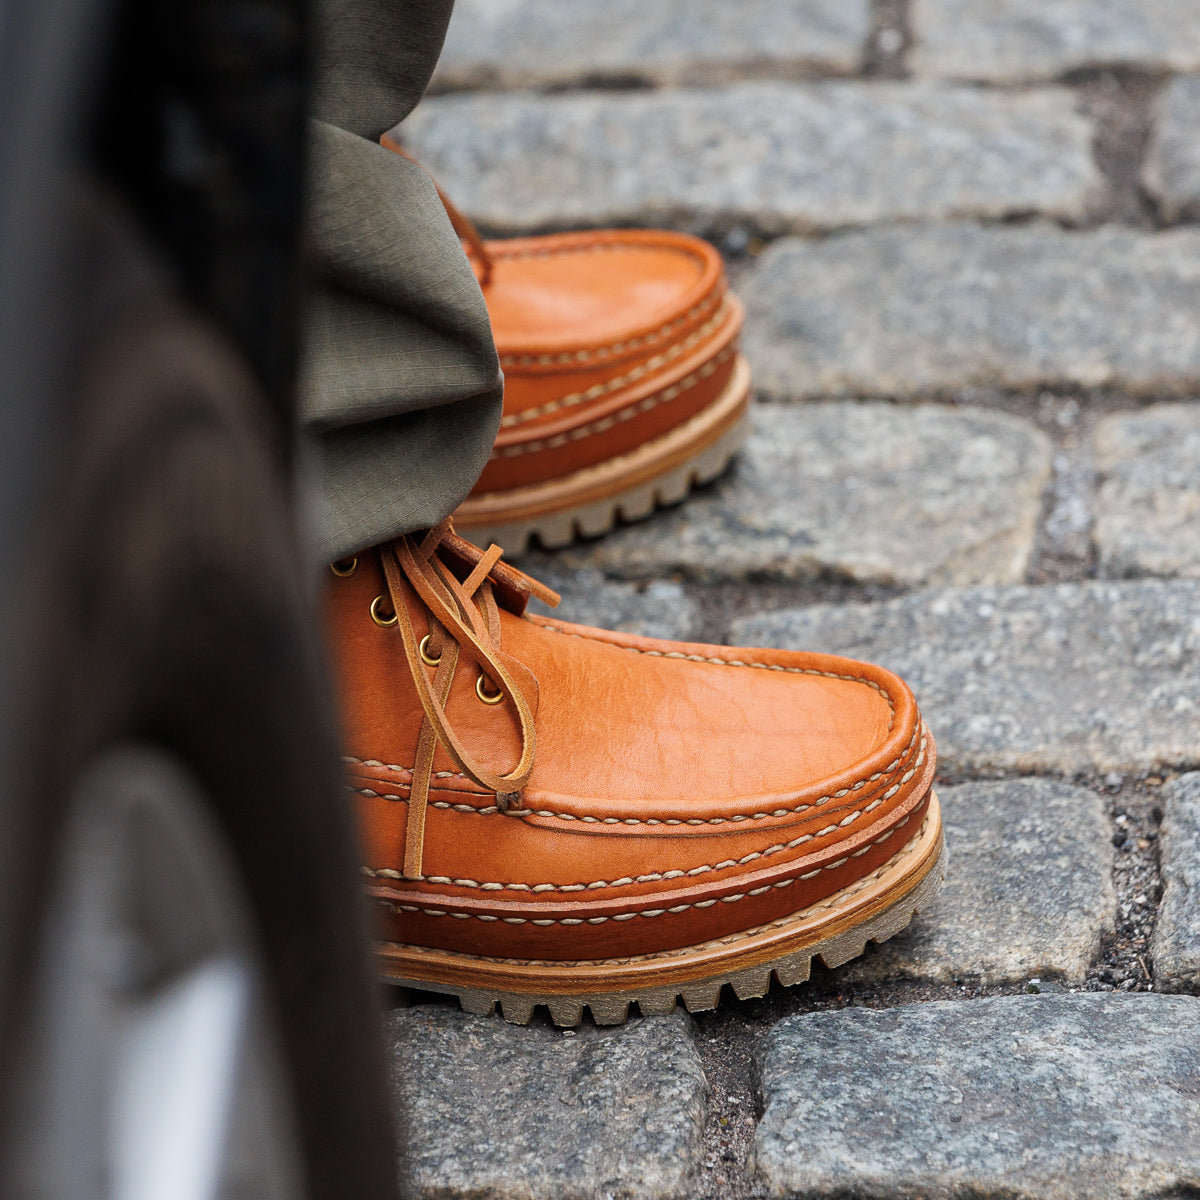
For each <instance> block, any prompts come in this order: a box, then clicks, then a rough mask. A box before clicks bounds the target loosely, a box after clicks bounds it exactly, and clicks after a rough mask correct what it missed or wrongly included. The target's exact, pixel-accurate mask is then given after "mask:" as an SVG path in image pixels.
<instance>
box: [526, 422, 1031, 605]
mask: <svg viewBox="0 0 1200 1200" xmlns="http://www.w3.org/2000/svg"><path fill="white" fill-rule="evenodd" d="M753 419H754V432H753V433H752V434H751V436H750V438H749V440H748V443H747V445H746V448H745V450H744V451H743V453H742V455H741V457H740V458H739V459H738V461H737V464H736V466H735V468H734V470H733V472H732V473H731V474H730V475H729V476H728V477H726V478H725V479H724V480H722V481H721V482H719V483H718V484H716V485H715V486H714V487H713V488H711V489H708V490H706V491H705V492H703V493H702V494H700V495H698V496H694V497H692V498H691V499H690V500H689V501H688V502H687V503H685V504H683V505H681V506H680V507H679V508H677V509H675V510H673V511H671V512H664V513H659V514H657V515H656V516H655V517H654V518H652V519H651V520H649V521H646V522H642V523H641V524H638V525H636V526H631V527H630V528H627V529H622V530H618V531H617V532H615V533H613V534H611V535H609V536H608V537H605V538H603V539H601V540H600V541H598V542H596V543H594V544H592V545H584V546H577V547H575V548H573V549H571V550H568V551H565V552H563V553H562V555H561V556H557V557H556V559H555V561H557V562H562V563H566V564H567V565H570V566H589V567H594V568H596V569H599V570H602V571H605V572H607V573H609V574H611V575H619V576H625V577H631V578H639V577H647V576H658V575H663V574H670V573H671V572H678V573H680V574H682V575H686V576H688V577H690V578H693V579H700V580H706V581H716V580H736V581H743V582H744V581H746V580H747V579H749V578H752V577H768V578H772V579H781V580H811V579H816V578H819V577H822V576H827V575H831V574H832V575H836V576H840V577H842V578H848V579H854V580H858V581H860V582H875V583H885V584H902V585H906V586H918V585H922V584H929V583H935V582H936V583H973V582H979V581H986V582H1013V581H1016V580H1019V579H1021V578H1022V577H1023V575H1024V572H1025V568H1026V565H1027V563H1028V561H1029V555H1030V551H1031V548H1032V545H1033V531H1034V525H1035V523H1036V520H1037V513H1038V509H1039V506H1040V503H1041V495H1042V490H1043V488H1044V486H1045V483H1046V479H1047V477H1048V474H1049V464H1050V449H1049V443H1048V442H1047V440H1046V438H1045V437H1044V435H1043V434H1041V433H1039V432H1038V431H1037V430H1036V429H1034V428H1033V426H1032V425H1030V424H1028V423H1027V422H1025V421H1022V420H1019V419H1017V418H1014V417H1010V416H1007V415H1006V414H1002V413H995V412H987V411H984V410H981V409H974V410H969V409H954V408H947V407H943V406H940V405H921V406H916V407H913V408H903V407H898V406H895V405H888V404H880V403H868V404H849V403H831V404H812V405H803V406H788V405H760V406H758V407H756V408H755V410H754V413H753ZM531 569H532V570H533V571H534V574H537V573H538V570H539V567H538V565H537V564H536V563H535V565H534V566H533V567H532V568H531Z"/></svg>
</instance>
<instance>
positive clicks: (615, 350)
mask: <svg viewBox="0 0 1200 1200" xmlns="http://www.w3.org/2000/svg"><path fill="white" fill-rule="evenodd" d="M598 249H599V248H598ZM509 257H528V258H542V257H548V255H539V254H529V255H523V256H509ZM725 297H726V293H725V290H724V289H723V288H719V289H717V290H716V291H713V292H710V293H709V294H708V295H707V296H705V297H704V299H703V300H701V301H700V302H699V303H697V304H694V305H693V306H692V307H691V308H689V309H688V311H687V312H685V313H684V314H683V316H681V317H675V318H674V319H673V320H671V321H668V322H667V323H666V324H665V325H660V326H659V327H658V328H657V329H652V330H650V332H649V333H644V334H642V335H641V336H640V337H635V338H629V339H628V340H627V341H623V342H612V343H611V344H610V345H607V346H595V347H593V348H591V349H587V350H564V351H560V352H559V353H558V354H502V355H501V356H500V365H501V366H502V367H553V366H565V365H566V364H567V363H585V362H591V361H592V359H596V358H611V357H612V356H613V355H614V354H626V353H628V352H629V351H631V350H640V349H642V348H643V347H645V346H652V345H653V344H654V343H655V342H659V341H662V339H663V338H665V337H669V336H670V335H671V334H673V333H674V332H675V330H677V329H678V328H679V327H680V326H681V325H686V324H687V323H688V322H689V321H692V320H694V319H695V318H696V317H698V316H700V314H701V313H703V312H705V311H706V310H707V309H709V308H711V307H712V306H713V305H714V304H716V303H717V302H718V301H723V300H724V299H725Z"/></svg>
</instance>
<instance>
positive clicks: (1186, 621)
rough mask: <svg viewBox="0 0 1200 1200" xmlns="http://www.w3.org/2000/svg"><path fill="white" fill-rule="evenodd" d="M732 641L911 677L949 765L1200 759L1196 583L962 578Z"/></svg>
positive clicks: (1124, 766)
mask: <svg viewBox="0 0 1200 1200" xmlns="http://www.w3.org/2000/svg"><path fill="white" fill-rule="evenodd" d="M733 640H734V642H736V643H737V644H740V645H751V646H753V645H762V646H795V647H797V648H806V649H813V650H822V651H829V652H831V653H841V654H849V655H851V656H852V657H854V658H863V659H867V660H869V661H873V662H879V663H882V664H884V665H885V666H887V667H889V668H891V669H893V670H895V671H897V672H898V673H899V674H900V675H901V676H902V677H903V678H904V679H905V680H907V681H908V683H909V684H910V685H911V686H912V688H913V690H914V692H916V694H917V699H918V700H919V701H920V703H921V709H922V711H923V713H924V714H925V718H926V720H927V721H928V722H929V726H930V728H931V729H932V730H933V732H934V736H935V737H936V738H937V742H938V752H939V756H940V759H941V763H942V769H943V771H945V772H948V773H950V774H959V773H969V774H996V773H1000V772H1018V773H1022V774H1032V773H1035V772H1049V773H1053V774H1063V775H1070V774H1072V773H1074V772H1077V771H1113V772H1119V773H1126V774H1138V773H1142V772H1145V771H1148V770H1150V769H1157V768H1160V767H1163V766H1165V767H1167V768H1170V767H1172V766H1174V767H1190V766H1194V765H1197V764H1200V693H1198V692H1197V689H1196V678H1197V677H1198V676H1200V584H1197V583H1194V582H1190V581H1179V582H1161V581H1157V580H1146V581H1143V582H1138V583H1087V584H1061V585H1057V586H1053V587H1014V588H969V589H964V590H962V591H955V590H946V591H941V592H928V593H922V594H917V595H913V596H905V597H902V598H900V599H898V600H890V601H887V602H886V603H882V604H848V605H844V606H832V605H818V606H814V607H812V608H805V609H788V610H784V611H781V612H774V613H764V614H762V615H760V616H755V617H748V618H744V619H742V620H739V621H737V622H735V623H734V628H733Z"/></svg>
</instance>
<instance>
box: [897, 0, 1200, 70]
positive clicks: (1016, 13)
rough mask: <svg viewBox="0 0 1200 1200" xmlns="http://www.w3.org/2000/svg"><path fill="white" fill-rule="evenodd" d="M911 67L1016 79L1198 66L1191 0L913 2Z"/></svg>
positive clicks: (1199, 43)
mask: <svg viewBox="0 0 1200 1200" xmlns="http://www.w3.org/2000/svg"><path fill="white" fill-rule="evenodd" d="M911 13H912V15H911V20H912V22H913V26H914V28H915V30H916V47H915V49H914V51H913V53H912V55H911V63H912V66H913V69H914V71H915V72H916V73H917V74H919V75H935V76H938V77H940V78H944V79H945V78H948V79H973V80H983V81H986V82H988V83H1007V84H1011V83H1022V82H1026V81H1029V80H1042V79H1055V78H1058V77H1060V76H1063V75H1066V74H1068V73H1069V72H1073V71H1080V70H1086V69H1095V68H1103V67H1129V66H1134V67H1138V68H1140V69H1141V70H1144V71H1195V70H1198V69H1200V10H1197V8H1196V6H1195V5H1194V4H1192V3H1189V0H913V6H912V10H911Z"/></svg>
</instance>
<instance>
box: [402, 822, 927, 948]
mask: <svg viewBox="0 0 1200 1200" xmlns="http://www.w3.org/2000/svg"><path fill="white" fill-rule="evenodd" d="M928 825H929V818H928V817H926V818H925V820H924V821H922V822H921V828H920V829H918V830H917V832H916V833H915V834H914V835H913V836H912V838H911V839H909V841H908V842H906V843H905V844H904V845H903V846H902V847H901V848H900V849H899V850H898V851H897V852H896V853H895V854H894V855H892V857H891V858H889V859H888V860H887V862H885V863H884V864H883V865H882V866H880V867H876V868H875V870H874V871H872V872H871V873H870V874H869V875H864V876H863V877H862V878H861V879H857V880H855V881H854V883H850V884H847V885H846V886H845V887H844V888H841V889H839V890H838V891H836V892H834V893H833V895H832V896H827V897H826V898H825V899H824V900H818V901H816V902H815V903H813V904H810V905H808V907H807V908H801V909H797V910H796V911H795V912H793V913H788V914H787V915H786V916H783V917H778V918H776V919H775V920H774V921H768V922H767V923H766V924H763V925H756V926H754V928H753V929H745V930H739V931H738V932H737V933H731V934H726V935H725V936H724V937H719V938H711V939H710V940H709V941H707V942H699V943H697V944H696V945H694V946H682V947H680V948H678V949H674V950H661V951H659V952H657V953H655V954H635V955H629V956H627V957H625V958H593V959H583V960H580V961H579V962H577V963H574V964H571V965H575V966H596V967H610V966H611V967H620V966H634V965H636V964H638V963H643V962H657V961H658V960H660V959H664V958H682V957H684V956H685V955H689V954H695V953H697V952H698V951H702V950H707V949H709V948H715V947H717V946H735V945H737V944H738V943H739V942H743V941H745V940H746V939H747V938H751V937H756V936H758V935H759V934H761V933H765V932H767V931H768V930H771V929H783V928H786V927H787V926H789V925H794V924H795V923H796V922H797V921H802V920H804V919H805V918H806V917H808V916H809V915H810V914H812V913H814V912H827V911H830V910H832V909H835V908H840V907H842V906H843V905H844V904H845V903H846V901H847V900H851V899H853V897H855V896H856V895H858V893H859V892H861V891H864V890H865V889H866V888H868V887H870V886H871V884H873V883H875V882H877V881H878V880H880V879H882V878H883V876H884V875H886V874H887V873H888V872H889V871H892V870H894V869H895V868H896V867H898V866H900V865H901V864H902V863H903V862H905V861H906V860H907V859H909V858H912V856H913V855H914V854H916V852H917V849H918V847H919V845H920V842H921V839H922V837H924V835H925V830H926V828H927V827H928ZM381 944H382V945H384V946H395V947H397V948H398V949H403V950H415V951H417V952H418V953H420V952H421V951H425V950H427V949H428V947H425V946H410V945H408V944H407V943H405V942H389V941H382V942H381ZM438 953H446V952H445V951H438ZM449 953H451V954H453V955H454V957H455V958H463V959H471V960H473V961H475V962H484V963H496V964H498V965H505V966H507V965H521V966H532V967H559V968H561V967H562V966H563V965H564V964H563V963H562V962H560V961H558V960H555V959H523V958H496V957H492V956H490V955H483V954H469V953H467V952H466V951H463V950H454V951H450V952H449Z"/></svg>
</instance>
